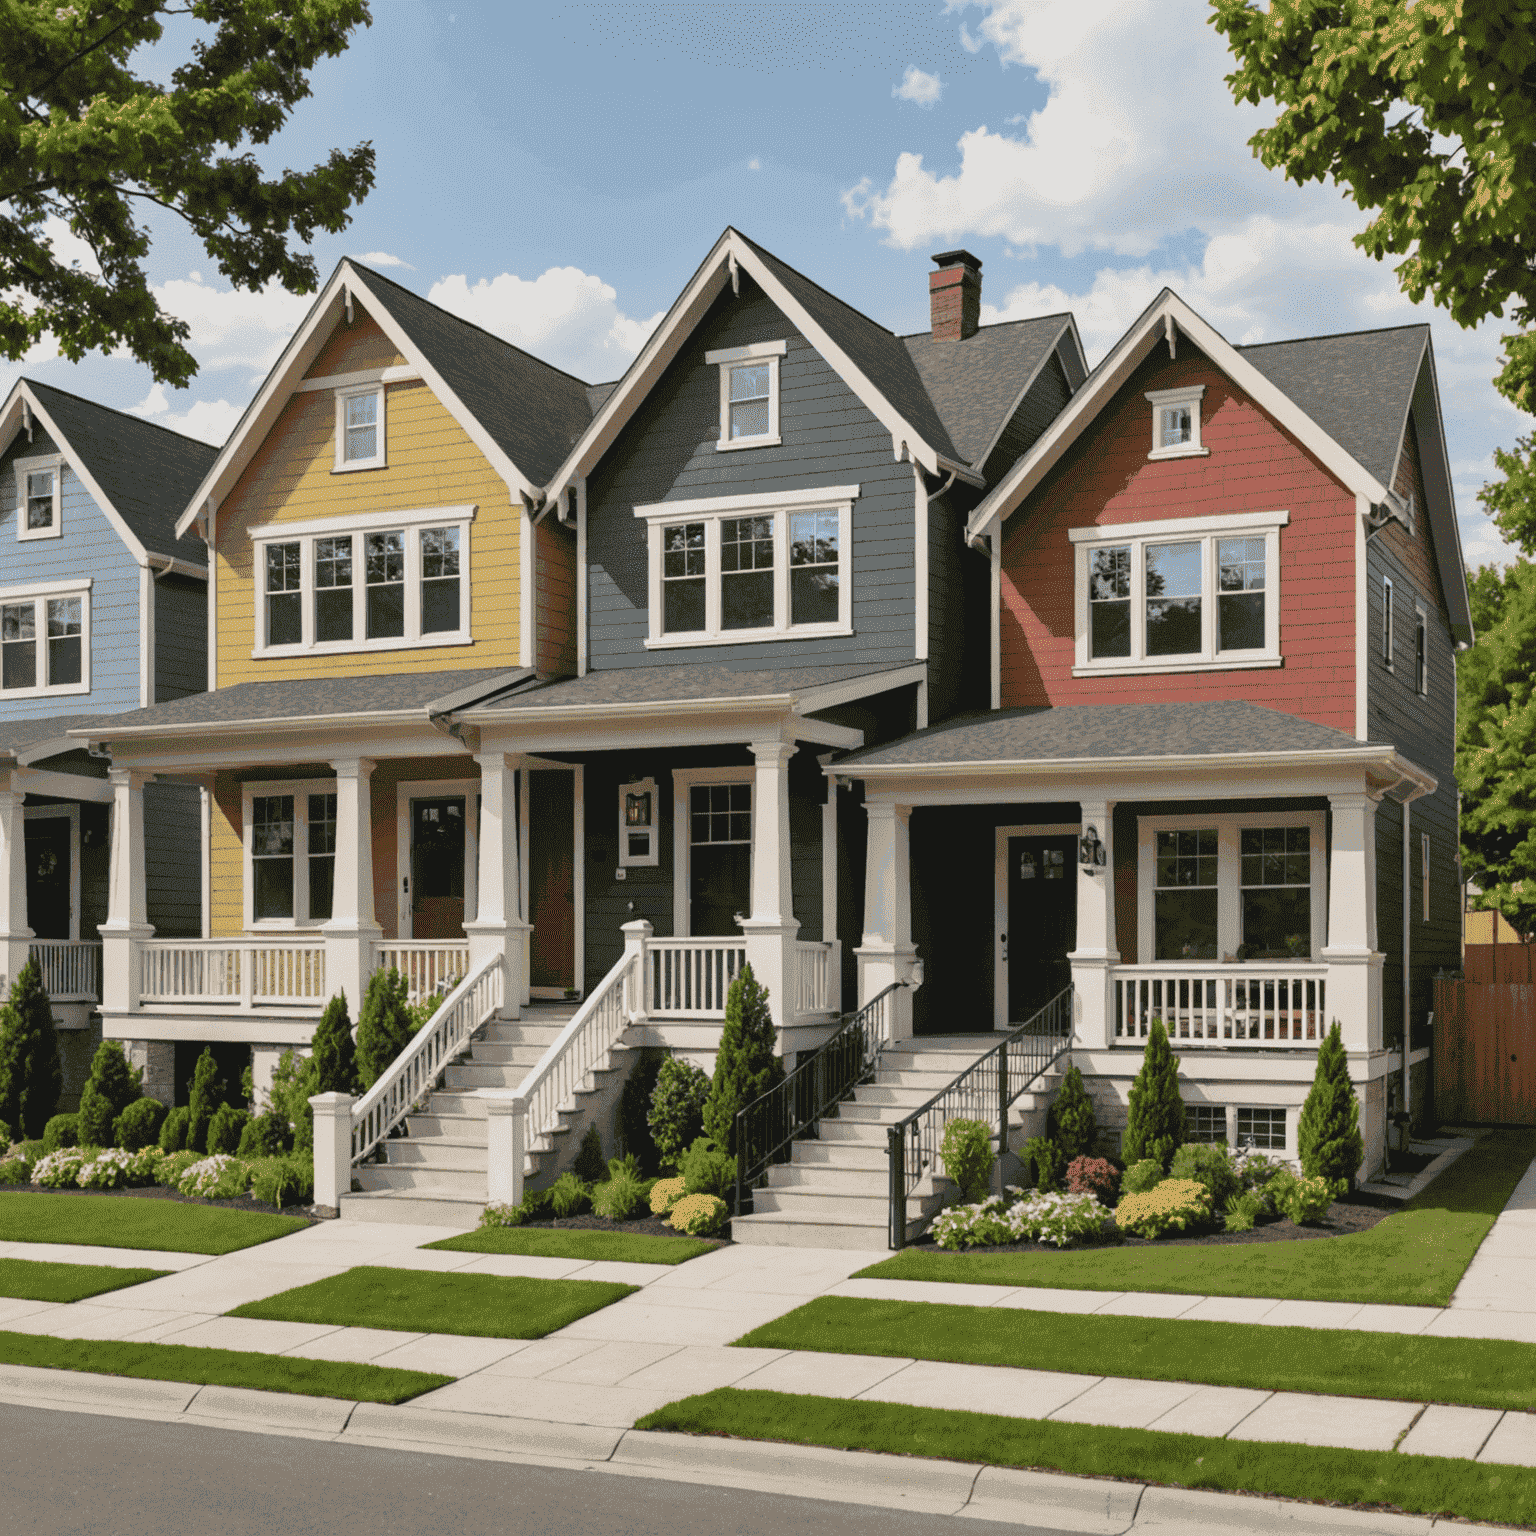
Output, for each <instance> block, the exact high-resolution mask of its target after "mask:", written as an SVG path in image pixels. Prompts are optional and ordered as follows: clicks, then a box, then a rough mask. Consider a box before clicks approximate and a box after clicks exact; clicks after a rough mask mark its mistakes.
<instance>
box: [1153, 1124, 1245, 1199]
mask: <svg viewBox="0 0 1536 1536" xmlns="http://www.w3.org/2000/svg"><path fill="white" fill-rule="evenodd" d="M1168 1173H1169V1176H1170V1177H1171V1178H1175V1179H1195V1180H1197V1181H1198V1182H1199V1183H1201V1184H1204V1185H1205V1187H1206V1188H1207V1189H1208V1190H1209V1191H1210V1192H1211V1206H1212V1208H1213V1209H1214V1210H1218V1211H1221V1210H1225V1209H1226V1205H1227V1201H1228V1200H1230V1199H1231V1198H1232V1196H1233V1195H1235V1194H1236V1193H1237V1192H1238V1179H1237V1170H1236V1169H1235V1168H1234V1167H1233V1166H1232V1154H1231V1153H1230V1152H1228V1151H1227V1149H1226V1146H1225V1145H1224V1144H1221V1143H1217V1142H1199V1141H1187V1142H1185V1143H1184V1145H1183V1146H1182V1147H1180V1148H1179V1150H1178V1151H1177V1152H1175V1153H1174V1154H1173V1164H1172V1166H1171V1167H1170V1168H1169V1170H1168Z"/></svg>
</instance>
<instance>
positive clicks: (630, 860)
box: [618, 779, 661, 869]
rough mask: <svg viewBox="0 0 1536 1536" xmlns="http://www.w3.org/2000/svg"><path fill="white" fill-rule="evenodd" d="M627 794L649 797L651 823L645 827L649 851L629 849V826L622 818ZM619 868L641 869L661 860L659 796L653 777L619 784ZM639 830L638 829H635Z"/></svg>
mask: <svg viewBox="0 0 1536 1536" xmlns="http://www.w3.org/2000/svg"><path fill="white" fill-rule="evenodd" d="M628 795H649V796H650V797H651V824H650V826H649V827H648V828H646V829H645V832H646V835H647V836H648V837H649V838H650V852H649V853H631V852H630V851H629V839H630V835H631V828H630V827H629V825H628V824H627V823H626V822H625V820H624V809H625V806H624V801H625V797H626V796H628ZM618 815H619V868H620V869H642V868H645V867H647V866H652V867H654V866H655V865H657V864H660V862H661V797H660V793H659V791H658V790H657V788H656V780H655V779H635V780H634V781H633V782H632V783H629V784H620V785H619V809H618ZM635 830H637V831H638V830H639V829H635Z"/></svg>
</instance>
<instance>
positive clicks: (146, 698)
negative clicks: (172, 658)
mask: <svg viewBox="0 0 1536 1536" xmlns="http://www.w3.org/2000/svg"><path fill="white" fill-rule="evenodd" d="M154 702H155V573H154V572H153V571H152V570H150V568H149V567H148V566H147V565H141V566H140V567H139V708H140V709H148V708H149V706H150V705H151V704H153V703H154Z"/></svg>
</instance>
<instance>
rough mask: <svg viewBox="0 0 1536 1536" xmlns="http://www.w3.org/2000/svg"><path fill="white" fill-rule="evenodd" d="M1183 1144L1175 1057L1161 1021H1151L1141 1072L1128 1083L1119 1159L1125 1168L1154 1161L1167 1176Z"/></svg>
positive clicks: (1182, 1123) (1181, 1102) (1177, 1064)
mask: <svg viewBox="0 0 1536 1536" xmlns="http://www.w3.org/2000/svg"><path fill="white" fill-rule="evenodd" d="M1183 1141H1184V1100H1183V1099H1181V1098H1180V1097H1179V1058H1178V1057H1177V1056H1175V1055H1174V1054H1173V1047H1172V1046H1170V1045H1169V1044H1168V1035H1167V1032H1166V1031H1165V1030H1164V1029H1163V1021H1162V1020H1161V1019H1153V1020H1152V1027H1151V1029H1150V1030H1149V1031H1148V1033H1147V1049H1146V1053H1145V1055H1143V1057H1142V1060H1141V1071H1139V1072H1138V1073H1137V1074H1136V1080H1135V1082H1133V1083H1132V1084H1131V1105H1130V1115H1129V1117H1128V1118H1127V1120H1126V1123H1125V1139H1124V1141H1123V1142H1122V1143H1121V1156H1122V1157H1123V1158H1124V1159H1125V1164H1126V1167H1130V1165H1131V1164H1132V1163H1139V1162H1141V1160H1142V1159H1143V1158H1148V1157H1150V1158H1155V1159H1156V1160H1157V1162H1159V1163H1161V1164H1162V1168H1163V1172H1164V1173H1167V1171H1168V1164H1169V1162H1170V1161H1171V1160H1172V1158H1173V1154H1174V1153H1175V1152H1176V1151H1177V1150H1178V1149H1179V1147H1180V1146H1181V1145H1182V1144H1183Z"/></svg>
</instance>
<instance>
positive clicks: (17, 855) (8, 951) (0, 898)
mask: <svg viewBox="0 0 1536 1536" xmlns="http://www.w3.org/2000/svg"><path fill="white" fill-rule="evenodd" d="M0 784H3V785H4V788H0V944H3V945H4V953H3V955H0V961H3V964H4V966H5V985H6V986H7V987H9V986H11V985H13V984H14V983H15V980H16V978H17V976H19V975H20V974H21V968H22V966H24V965H25V964H26V963H27V955H28V953H29V949H28V946H29V944H30V942H31V939H32V930H31V928H30V927H29V926H28V924H27V840H26V820H25V818H24V817H23V816H22V814H21V807H22V802H23V801H24V800H25V799H26V798H27V797H26V794H25V793H24V792H23V791H21V790H19V789H12V788H11V776H10V775H9V774H5V775H3V776H0Z"/></svg>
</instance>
